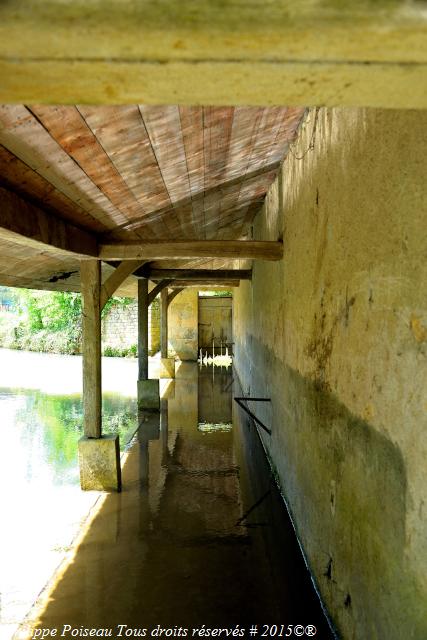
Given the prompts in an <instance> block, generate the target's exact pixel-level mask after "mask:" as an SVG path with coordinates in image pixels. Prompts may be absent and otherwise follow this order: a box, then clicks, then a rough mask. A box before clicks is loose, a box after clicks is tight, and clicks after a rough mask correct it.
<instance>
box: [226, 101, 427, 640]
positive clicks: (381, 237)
mask: <svg viewBox="0 0 427 640" xmlns="http://www.w3.org/2000/svg"><path fill="white" fill-rule="evenodd" d="M315 124H316V117H315V112H314V110H312V111H311V112H310V114H309V117H308V119H307V121H306V123H305V124H304V125H303V128H302V130H301V132H300V135H299V139H298V141H297V143H296V145H295V147H294V149H293V153H292V154H290V155H289V156H288V159H287V160H286V162H285V164H284V166H283V169H282V172H281V174H280V175H279V178H278V180H277V181H276V182H275V184H274V185H273V186H272V188H271V190H270V192H269V194H268V196H267V200H266V204H265V206H264V208H263V210H262V212H261V213H260V214H259V215H258V216H257V219H256V221H255V224H254V238H256V239H263V240H266V239H277V238H278V237H283V241H284V248H285V257H284V259H283V260H282V261H281V262H279V263H267V262H257V263H255V264H254V269H253V280H252V284H251V283H248V282H242V283H241V285H240V287H239V288H238V289H236V292H235V295H234V340H235V343H236V360H235V363H236V366H237V370H238V374H239V377H240V378H241V381H242V384H243V386H244V389H245V391H249V390H250V391H251V393H252V394H254V395H257V396H265V397H271V399H272V406H271V407H270V408H267V407H266V408H265V409H264V408H263V406H262V405H261V404H260V405H259V407H258V408H257V411H258V413H259V414H260V416H261V417H264V418H265V420H269V421H271V423H272V430H273V433H272V436H271V438H269V437H268V436H263V439H264V441H265V444H266V447H267V449H268V452H269V455H270V456H271V460H272V464H273V466H274V468H275V471H276V472H277V474H278V477H279V479H280V483H281V487H282V491H283V494H284V496H285V498H286V500H287V502H288V505H289V509H290V511H291V514H292V516H293V518H294V521H295V525H296V529H297V532H298V535H299V538H300V540H301V543H302V545H303V548H304V550H305V553H306V555H307V559H308V562H309V565H310V567H311V569H312V571H313V573H314V576H315V580H316V582H317V584H318V587H319V589H320V592H321V594H322V597H323V599H324V601H325V603H326V605H327V607H328V609H329V612H330V614H331V616H332V618H333V620H334V623H335V624H336V626H337V628H338V630H339V632H340V634H341V635H342V637H343V638H349V639H350V638H351V639H360V640H367V639H368V638H369V640H376V639H378V640H384V639H385V638H387V640H401V639H402V638H412V639H413V640H415V639H416V640H423V639H424V638H427V618H426V611H427V527H426V518H427V495H426V492H427V478H426V460H427V438H426V411H427V402H426V397H425V389H426V387H427V385H426V383H427V366H426V364H427V363H426V355H427V309H426V301H427V260H426V257H427V233H426V205H427V202H426V180H425V175H426V174H425V159H426V157H427V144H426V131H427V112H423V111H393V110H388V111H384V110H373V109H371V110H369V109H321V110H320V111H319V112H318V118H317V126H315ZM310 146H311V147H313V148H312V149H310ZM266 283H268V286H266ZM268 410H269V411H270V414H269V415H267V413H265V415H264V414H263V411H268ZM308 622H309V621H307V623H308Z"/></svg>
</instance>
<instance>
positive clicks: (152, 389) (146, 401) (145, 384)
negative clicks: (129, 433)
mask: <svg viewBox="0 0 427 640" xmlns="http://www.w3.org/2000/svg"><path fill="white" fill-rule="evenodd" d="M159 408H160V391H159V381H158V380H157V379H154V380H138V409H150V410H152V411H153V410H154V411H158V410H159Z"/></svg>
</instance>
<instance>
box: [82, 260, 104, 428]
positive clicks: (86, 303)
mask: <svg viewBox="0 0 427 640" xmlns="http://www.w3.org/2000/svg"><path fill="white" fill-rule="evenodd" d="M80 274H81V290H82V308H83V319H82V325H83V327H82V328H83V415H84V418H83V424H84V434H85V436H86V437H87V438H100V437H101V402H102V397H101V313H100V306H99V304H100V303H99V301H100V287H101V262H100V261H99V260H96V259H95V260H83V261H82V262H81V267H80Z"/></svg>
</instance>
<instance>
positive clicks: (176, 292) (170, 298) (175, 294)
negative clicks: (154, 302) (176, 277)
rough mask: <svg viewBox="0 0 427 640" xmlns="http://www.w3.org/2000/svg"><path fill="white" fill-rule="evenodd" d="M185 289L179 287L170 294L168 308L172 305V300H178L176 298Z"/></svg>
mask: <svg viewBox="0 0 427 640" xmlns="http://www.w3.org/2000/svg"><path fill="white" fill-rule="evenodd" d="M184 288H185V287H178V288H176V289H174V290H173V291H171V292H170V294H169V295H168V307H169V305H170V303H171V302H172V300H174V299H175V298H176V296H177V295H178V294H179V293H181V291H184Z"/></svg>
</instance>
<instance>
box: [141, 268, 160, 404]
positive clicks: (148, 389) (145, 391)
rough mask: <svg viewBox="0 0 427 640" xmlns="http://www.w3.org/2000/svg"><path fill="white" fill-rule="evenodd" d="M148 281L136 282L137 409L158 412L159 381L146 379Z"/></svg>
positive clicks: (142, 279)
mask: <svg viewBox="0 0 427 640" xmlns="http://www.w3.org/2000/svg"><path fill="white" fill-rule="evenodd" d="M148 307H149V304H148V280H147V278H139V280H138V408H139V409H143V410H144V409H150V410H155V411H158V410H159V407H160V394H159V381H158V380H150V379H149V377H148Z"/></svg>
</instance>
